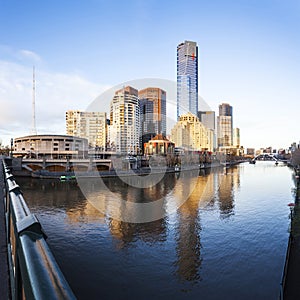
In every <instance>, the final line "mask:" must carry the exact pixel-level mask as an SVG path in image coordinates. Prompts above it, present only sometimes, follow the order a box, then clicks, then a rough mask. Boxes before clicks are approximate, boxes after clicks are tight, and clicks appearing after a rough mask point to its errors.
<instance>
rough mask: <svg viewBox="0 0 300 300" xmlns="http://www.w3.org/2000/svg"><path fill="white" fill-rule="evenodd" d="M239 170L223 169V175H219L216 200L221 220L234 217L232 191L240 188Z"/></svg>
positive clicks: (235, 168)
mask: <svg viewBox="0 0 300 300" xmlns="http://www.w3.org/2000/svg"><path fill="white" fill-rule="evenodd" d="M239 175H240V174H239V168H237V167H234V168H230V169H227V168H224V173H223V174H222V173H221V174H219V176H218V177H219V188H218V189H217V191H218V193H217V198H218V204H219V209H220V217H221V218H223V219H224V218H229V217H230V216H232V215H234V198H235V195H234V190H238V187H239V186H240V176H239Z"/></svg>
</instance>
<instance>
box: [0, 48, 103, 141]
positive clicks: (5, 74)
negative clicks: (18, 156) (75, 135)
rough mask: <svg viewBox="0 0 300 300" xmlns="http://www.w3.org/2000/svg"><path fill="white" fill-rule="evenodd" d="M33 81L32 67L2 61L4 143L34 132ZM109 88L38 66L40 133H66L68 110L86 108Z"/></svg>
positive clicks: (0, 125) (0, 131)
mask: <svg viewBox="0 0 300 300" xmlns="http://www.w3.org/2000/svg"><path fill="white" fill-rule="evenodd" d="M29 55H30V54H29ZM32 82H33V81H32V68H30V67H26V66H23V65H21V64H17V63H12V62H8V61H0V107H1V109H0V138H1V139H2V141H3V144H8V143H9V141H10V139H11V138H12V137H13V138H15V137H19V136H23V135H28V134H30V131H31V125H32V121H31V120H32V98H33V89H32ZM107 88H108V86H106V85H101V84H96V83H93V82H90V81H89V80H87V79H85V78H84V77H82V76H80V75H78V74H72V73H70V74H63V73H51V72H47V71H44V70H39V69H36V93H35V103H36V127H37V132H38V133H39V134H43V133H58V134H65V112H66V111H67V110H69V109H82V110H85V109H86V107H87V106H88V105H89V103H90V102H91V101H93V100H94V99H95V98H96V97H97V96H98V95H99V94H101V93H102V92H103V91H104V90H106V89H107ZM99 111H101V107H99Z"/></svg>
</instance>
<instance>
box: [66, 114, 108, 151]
mask: <svg viewBox="0 0 300 300" xmlns="http://www.w3.org/2000/svg"><path fill="white" fill-rule="evenodd" d="M66 132H67V134H68V135H72V136H78V137H81V138H86V139H88V142H89V146H90V147H93V148H95V147H99V148H102V149H105V145H106V136H107V118H106V113H105V112H88V111H80V110H68V111H67V112H66Z"/></svg>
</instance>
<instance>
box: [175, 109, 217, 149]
mask: <svg viewBox="0 0 300 300" xmlns="http://www.w3.org/2000/svg"><path fill="white" fill-rule="evenodd" d="M213 140H214V138H213V130H211V129H208V128H206V127H205V126H204V125H203V124H202V123H201V122H200V121H199V119H198V118H197V117H196V116H195V115H194V114H192V113H190V112H188V113H186V114H184V115H181V117H180V119H179V121H178V122H177V123H176V124H175V126H174V127H173V128H172V130H171V141H172V142H174V143H175V146H176V147H182V148H186V149H188V150H198V151H204V150H207V151H213V147H214V145H213V144H214V142H213Z"/></svg>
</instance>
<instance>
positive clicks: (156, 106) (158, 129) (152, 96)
mask: <svg viewBox="0 0 300 300" xmlns="http://www.w3.org/2000/svg"><path fill="white" fill-rule="evenodd" d="M138 96H139V99H140V121H141V139H142V140H141V142H142V145H144V143H147V142H148V141H149V140H150V139H151V138H152V137H154V136H155V135H157V134H162V135H163V136H166V130H167V121H166V92H165V91H164V90H162V89H160V88H156V87H148V88H145V89H143V90H140V91H139V92H138Z"/></svg>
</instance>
